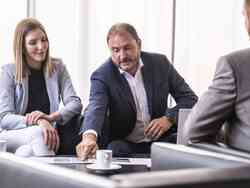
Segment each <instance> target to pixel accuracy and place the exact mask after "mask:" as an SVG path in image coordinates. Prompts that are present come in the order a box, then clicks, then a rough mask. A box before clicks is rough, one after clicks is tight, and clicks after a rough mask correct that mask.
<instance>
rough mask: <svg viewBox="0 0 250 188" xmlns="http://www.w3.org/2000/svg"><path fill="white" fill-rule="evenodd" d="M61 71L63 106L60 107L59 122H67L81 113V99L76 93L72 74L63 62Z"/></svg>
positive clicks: (60, 85) (60, 82)
mask: <svg viewBox="0 0 250 188" xmlns="http://www.w3.org/2000/svg"><path fill="white" fill-rule="evenodd" d="M60 65H61V66H60V73H59V78H58V79H59V90H60V96H61V98H62V102H63V107H61V108H60V110H59V113H60V115H61V119H60V121H59V122H58V123H60V124H65V123H67V122H68V121H69V120H70V119H71V118H72V117H73V116H75V115H77V114H80V113H81V111H82V104H81V99H80V98H79V97H78V96H77V95H76V92H75V89H74V87H73V84H72V81H71V78H70V75H69V73H68V71H67V69H66V67H65V65H64V64H63V63H61V64H60Z"/></svg>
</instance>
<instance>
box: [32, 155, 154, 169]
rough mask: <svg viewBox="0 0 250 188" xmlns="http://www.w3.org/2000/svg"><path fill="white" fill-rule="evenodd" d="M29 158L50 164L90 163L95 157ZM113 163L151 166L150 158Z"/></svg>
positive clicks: (113, 160)
mask: <svg viewBox="0 0 250 188" xmlns="http://www.w3.org/2000/svg"><path fill="white" fill-rule="evenodd" d="M29 159H31V160H35V161H39V162H42V163H48V164H89V163H95V162H96V160H95V159H87V160H84V161H82V160H79V159H78V158H77V157H30V158H29ZM112 163H114V164H121V165H146V166H147V167H149V168H150V167H151V159H150V158H113V159H112Z"/></svg>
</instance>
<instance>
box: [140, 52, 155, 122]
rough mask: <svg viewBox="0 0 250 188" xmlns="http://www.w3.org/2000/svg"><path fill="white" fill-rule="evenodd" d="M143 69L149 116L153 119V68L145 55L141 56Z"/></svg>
mask: <svg viewBox="0 0 250 188" xmlns="http://www.w3.org/2000/svg"><path fill="white" fill-rule="evenodd" d="M141 58H142V62H143V67H142V69H141V73H142V78H143V82H144V87H145V91H146V94H147V99H148V109H149V114H150V115H151V117H152V114H153V68H152V67H151V66H150V65H151V64H150V62H149V61H148V60H147V59H146V58H144V56H143V54H142V56H141Z"/></svg>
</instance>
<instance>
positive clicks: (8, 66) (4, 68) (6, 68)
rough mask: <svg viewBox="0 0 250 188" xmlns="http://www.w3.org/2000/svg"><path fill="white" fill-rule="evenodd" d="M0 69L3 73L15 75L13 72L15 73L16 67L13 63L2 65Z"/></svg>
mask: <svg viewBox="0 0 250 188" xmlns="http://www.w3.org/2000/svg"><path fill="white" fill-rule="evenodd" d="M1 68H2V71H3V72H8V73H11V74H15V72H16V65H15V64H14V63H8V64H4V65H2V67H1Z"/></svg>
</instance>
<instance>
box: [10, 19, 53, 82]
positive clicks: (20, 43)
mask: <svg viewBox="0 0 250 188" xmlns="http://www.w3.org/2000/svg"><path fill="white" fill-rule="evenodd" d="M35 29H40V30H41V31H42V32H43V33H44V34H45V36H46V38H47V41H48V50H47V54H46V58H45V60H44V62H43V69H44V72H46V73H47V74H48V75H49V76H51V75H52V73H53V65H52V63H51V57H50V53H49V40H48V36H47V33H46V31H45V29H44V27H43V25H42V24H41V23H40V22H39V21H38V20H36V19H34V18H25V19H23V20H21V21H20V22H19V23H18V24H17V26H16V29H15V34H14V43H13V51H14V63H15V65H16V72H15V80H16V82H17V83H21V82H22V79H23V78H24V77H25V76H26V74H27V73H28V72H29V70H28V67H27V62H26V59H25V46H24V41H25V37H26V35H27V33H28V32H30V31H32V30H35Z"/></svg>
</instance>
